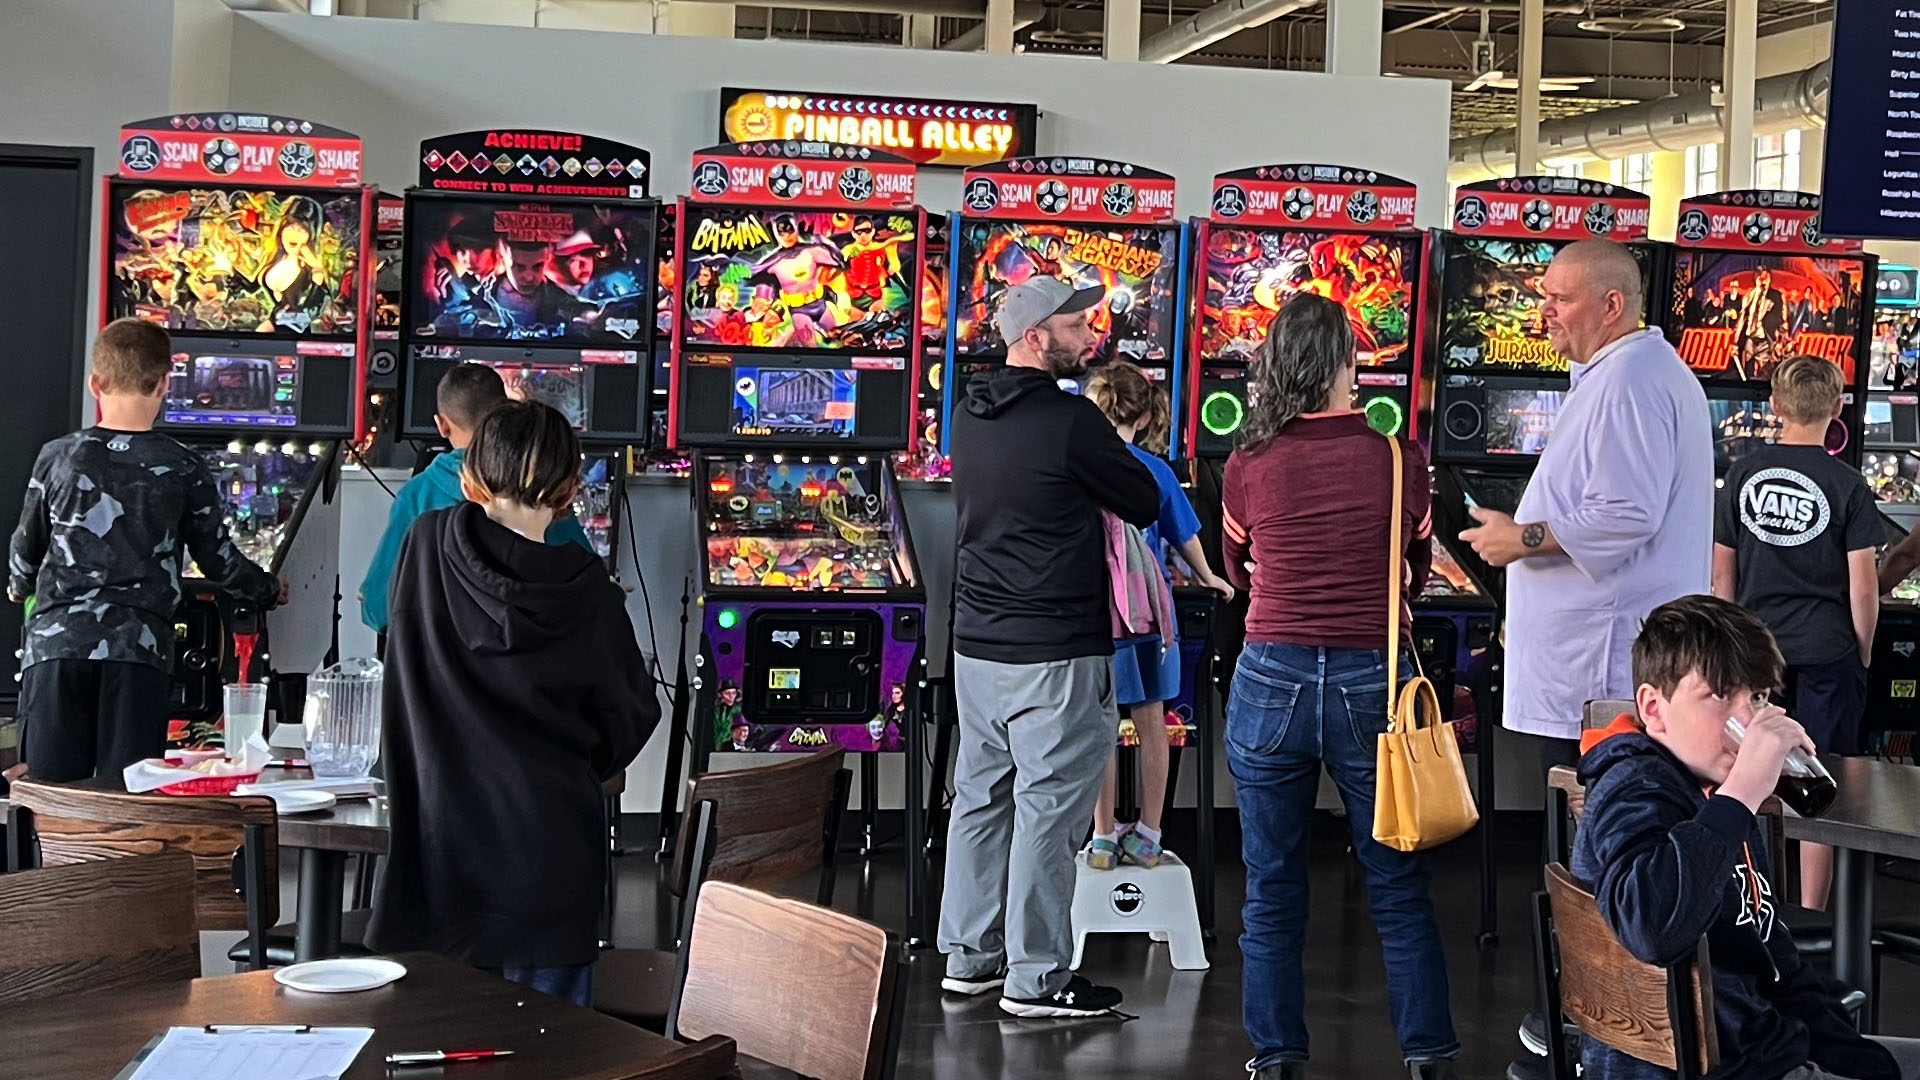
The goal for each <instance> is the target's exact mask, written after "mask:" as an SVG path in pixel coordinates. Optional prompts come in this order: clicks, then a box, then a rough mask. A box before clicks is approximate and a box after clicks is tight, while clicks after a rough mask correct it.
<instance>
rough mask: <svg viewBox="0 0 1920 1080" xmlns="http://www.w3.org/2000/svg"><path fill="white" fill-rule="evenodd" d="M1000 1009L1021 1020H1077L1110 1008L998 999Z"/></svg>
mask: <svg viewBox="0 0 1920 1080" xmlns="http://www.w3.org/2000/svg"><path fill="white" fill-rule="evenodd" d="M1000 1011H1001V1012H1004V1013H1010V1014H1012V1015H1014V1016H1018V1017H1020V1018H1021V1019H1023V1020H1077V1019H1082V1018H1084V1017H1089V1016H1105V1015H1107V1014H1108V1013H1110V1012H1112V1011H1113V1010H1112V1009H1070V1008H1066V1007H1064V1006H1060V1005H1036V1004H1033V1003H1031V1002H1024V1001H1014V1000H1012V999H1010V998H1001V999H1000Z"/></svg>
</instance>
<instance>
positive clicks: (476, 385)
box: [360, 364, 593, 634]
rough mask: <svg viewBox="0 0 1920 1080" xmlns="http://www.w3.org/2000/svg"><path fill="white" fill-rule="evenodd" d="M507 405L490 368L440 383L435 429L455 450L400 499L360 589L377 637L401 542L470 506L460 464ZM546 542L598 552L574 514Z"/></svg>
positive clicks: (364, 615) (461, 370)
mask: <svg viewBox="0 0 1920 1080" xmlns="http://www.w3.org/2000/svg"><path fill="white" fill-rule="evenodd" d="M506 401H507V385H506V383H504V382H502V381H501V380H500V373H499V372H497V371H495V370H493V369H492V368H490V367H487V366H486V365H485V364H461V365H459V366H458V367H455V368H454V369H453V370H452V371H449V372H447V373H446V374H445V375H443V376H441V377H440V385H439V386H438V387H437V388H436V390H435V393H434V415H433V424H434V426H435V427H437V428H439V429H440V436H441V438H444V439H446V440H447V442H448V443H450V444H452V446H453V449H452V450H450V451H448V452H446V453H444V454H441V455H440V456H439V457H437V458H434V459H433V461H432V463H431V464H429V465H428V466H427V467H426V469H425V470H424V471H422V472H421V473H420V475H418V476H416V477H414V478H413V479H411V480H409V481H407V484H406V486H405V487H403V488H401V489H400V494H398V495H396V496H394V499H393V511H392V512H391V513H390V514H389V515H388V517H387V531H386V533H385V535H383V536H381V537H380V546H379V548H377V549H376V550H375V551H374V553H373V562H372V563H370V564H368V566H367V577H366V580H365V581H362V582H361V583H360V621H361V622H363V623H366V624H367V625H368V626H370V627H372V628H373V629H374V630H375V632H377V633H382V634H384V633H386V632H387V586H388V584H389V583H390V582H391V581H392V580H393V564H394V562H395V561H396V560H397V559H399V557H400V541H402V540H404V539H406V536H407V530H408V529H409V528H412V527H413V519H414V518H417V517H419V516H420V515H421V514H424V513H426V512H427V511H429V510H439V509H443V508H445V507H448V506H458V505H459V504H460V503H462V502H465V501H466V496H464V495H462V494H461V493H460V463H461V461H462V460H463V459H465V457H466V456H467V444H468V443H470V442H472V441H473V433H474V431H475V430H476V429H477V428H479V426H480V421H481V420H482V419H484V418H485V417H486V415H487V414H488V413H490V412H492V411H493V410H494V408H495V407H497V406H500V405H504V404H506ZM546 541H547V543H549V544H569V543H571V544H579V545H580V546H581V547H583V548H586V549H587V550H588V551H592V550H593V542H592V541H590V540H588V539H587V530H586V529H584V528H582V527H581V526H580V519H578V518H576V517H574V516H573V515H572V514H568V515H567V516H565V517H556V518H554V519H553V523H552V524H551V525H549V526H548V527H547V535H546Z"/></svg>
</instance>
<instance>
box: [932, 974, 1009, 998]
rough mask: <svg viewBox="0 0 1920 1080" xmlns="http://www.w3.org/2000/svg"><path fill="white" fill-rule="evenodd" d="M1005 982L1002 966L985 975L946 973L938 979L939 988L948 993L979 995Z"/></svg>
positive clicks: (999, 986) (1003, 984)
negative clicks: (944, 976)
mask: <svg viewBox="0 0 1920 1080" xmlns="http://www.w3.org/2000/svg"><path fill="white" fill-rule="evenodd" d="M1006 984H1007V972H1006V969H1004V968H1002V969H1001V970H999V971H995V972H990V973H988V974H986V975H948V976H947V977H946V978H944V979H941V980H940V989H942V990H945V991H946V992H947V993H949V994H965V995H966V996H968V997H979V996H980V995H981V994H984V993H986V992H987V991H989V990H998V989H1000V988H1001V987H1002V986H1005V985H1006Z"/></svg>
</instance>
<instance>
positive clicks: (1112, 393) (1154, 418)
mask: <svg viewBox="0 0 1920 1080" xmlns="http://www.w3.org/2000/svg"><path fill="white" fill-rule="evenodd" d="M1086 396H1087V400H1088V401H1091V402H1093V403H1094V405H1095V406H1097V407H1098V408H1099V409H1100V411H1101V412H1102V413H1104V414H1106V417H1107V419H1108V420H1109V421H1111V422H1112V423H1113V425H1114V426H1115V427H1119V426H1120V425H1121V424H1132V425H1133V426H1134V432H1133V441H1134V443H1135V444H1136V445H1138V446H1139V447H1140V449H1142V450H1146V451H1149V452H1151V453H1155V454H1159V455H1160V456H1162V457H1165V456H1166V453H1167V435H1168V433H1169V432H1170V431H1171V429H1172V427H1173V409H1172V406H1171V405H1169V404H1168V401H1167V392H1166V391H1165V390H1163V389H1161V388H1160V387H1158V386H1155V385H1154V384H1153V381H1152V380H1151V379H1148V378H1147V375H1146V372H1144V371H1141V370H1140V369H1139V367H1137V366H1136V365H1133V364H1129V363H1127V362H1126V361H1124V360H1116V361H1114V362H1113V363H1111V364H1107V365H1105V366H1104V367H1100V368H1096V369H1095V370H1094V372H1093V374H1092V375H1089V376H1088V377H1087V388H1086Z"/></svg>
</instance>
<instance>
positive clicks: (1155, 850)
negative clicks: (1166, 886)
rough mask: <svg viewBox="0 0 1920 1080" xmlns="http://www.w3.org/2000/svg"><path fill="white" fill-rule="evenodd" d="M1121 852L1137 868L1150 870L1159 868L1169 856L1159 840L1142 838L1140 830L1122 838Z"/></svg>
mask: <svg viewBox="0 0 1920 1080" xmlns="http://www.w3.org/2000/svg"><path fill="white" fill-rule="evenodd" d="M1095 842H1096V843H1097V842H1098V841H1095ZM1120 851H1121V853H1122V854H1124V855H1125V856H1126V857H1127V861H1128V862H1130V863H1133V864H1134V865H1136V866H1144V867H1146V868H1147V869H1149V870H1151V869H1153V868H1154V867H1156V866H1159V865H1160V860H1161V859H1162V858H1165V857H1166V854H1167V853H1166V851H1165V850H1164V849H1163V848H1161V846H1160V842H1159V841H1158V840H1149V839H1147V838H1146V837H1144V836H1141V835H1140V833H1139V831H1138V830H1134V831H1130V832H1128V833H1127V834H1126V835H1125V836H1122V837H1121V838H1120Z"/></svg>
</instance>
